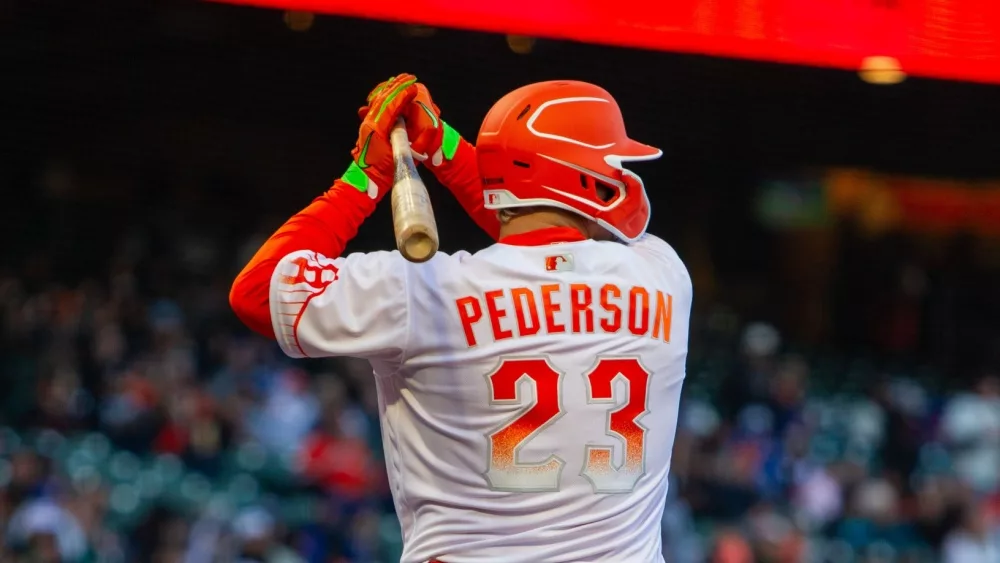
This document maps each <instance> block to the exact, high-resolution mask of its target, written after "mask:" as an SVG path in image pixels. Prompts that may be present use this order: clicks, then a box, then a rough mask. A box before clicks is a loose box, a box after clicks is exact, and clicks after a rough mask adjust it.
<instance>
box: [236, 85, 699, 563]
mask: <svg viewBox="0 0 1000 563" xmlns="http://www.w3.org/2000/svg"><path fill="white" fill-rule="evenodd" d="M359 113H360V115H361V117H362V125H361V129H360V135H359V137H358V142H357V145H356V147H355V149H354V151H353V153H352V154H353V162H352V163H351V165H350V167H349V168H348V170H347V172H346V173H345V174H344V175H343V177H342V178H341V179H340V180H338V181H337V182H335V183H334V185H333V187H332V188H330V189H329V190H328V191H327V192H326V193H325V194H323V195H322V196H320V197H319V198H317V199H316V200H315V201H314V202H313V203H312V204H311V205H309V206H308V207H306V208H305V209H304V210H303V211H301V212H299V213H298V214H296V215H295V216H294V217H292V218H291V219H289V220H288V222H287V223H285V225H284V226H282V227H281V228H280V229H279V230H278V232H276V233H275V234H274V235H273V236H272V237H271V238H270V239H269V240H268V241H267V243H265V244H264V246H263V247H262V248H261V249H260V251H259V252H258V253H257V255H256V256H255V257H254V258H253V260H252V261H251V262H250V264H248V265H247V267H246V268H245V269H244V271H243V272H242V273H241V274H240V276H239V277H238V278H237V280H236V282H235V283H234V285H233V288H232V293H231V297H230V301H231V303H232V306H233V309H234V310H235V311H236V313H237V315H238V316H239V317H240V318H241V319H242V320H243V321H244V322H245V323H246V324H247V325H248V326H250V327H251V328H253V329H254V330H255V331H257V332H259V333H261V334H264V335H266V336H268V337H271V338H275V339H277V341H278V343H279V344H280V345H281V348H282V350H284V351H285V353H287V354H288V355H289V356H292V357H296V358H305V357H310V358H315V357H323V356H355V357H360V358H365V359H367V360H369V361H370V362H371V365H372V368H373V371H374V381H375V385H376V386H377V388H378V395H379V408H380V411H381V412H380V415H381V427H382V439H383V440H384V442H385V451H386V465H387V468H388V473H389V478H390V481H391V486H392V494H393V498H394V499H395V504H396V511H397V514H398V516H399V519H400V522H401V524H402V530H403V539H404V553H403V558H402V561H403V562H404V563H426V562H429V561H440V562H442V563H541V562H552V563H570V562H573V563H577V562H596V561H601V562H612V563H630V562H635V563H650V562H659V561H663V557H662V555H661V545H660V518H661V514H662V512H663V505H664V499H665V496H666V492H667V473H668V470H669V468H670V456H671V449H672V446H673V441H674V432H675V429H676V426H677V410H678V402H679V400H680V395H681V385H682V382H683V380H684V374H685V358H686V355H687V344H688V321H689V316H690V310H691V298H692V297H691V279H690V277H689V276H688V272H687V270H686V268H685V267H684V264H683V263H682V262H681V260H680V258H678V256H677V254H676V253H675V252H674V250H673V249H672V248H671V247H670V246H669V245H668V244H667V243H665V242H663V241H662V240H660V239H658V238H656V237H655V236H652V235H650V234H647V233H646V227H647V225H648V223H649V217H650V210H649V202H648V200H647V198H646V193H645V189H644V187H643V184H642V181H641V180H640V179H639V177H638V176H636V175H635V174H633V173H632V172H630V171H628V170H627V169H626V168H625V165H626V164H627V163H628V162H630V161H638V160H649V159H654V158H657V157H659V156H660V154H661V153H660V151H659V150H658V149H655V148H653V147H650V146H647V145H644V144H641V143H638V142H636V141H633V140H632V139H630V138H628V136H627V135H626V132H625V126H624V124H623V122H622V116H621V112H620V111H619V108H618V105H617V103H616V102H615V100H614V99H613V98H612V97H611V95H610V94H608V92H606V91H605V90H603V89H602V88H599V87H597V86H594V85H592V84H586V83H582V82H572V81H554V82H542V83H538V84H532V85H529V86H525V87H523V88H519V89H517V90H515V91H513V92H511V93H510V94H508V95H506V96H504V97H503V98H502V99H501V100H500V101H499V102H497V104H496V105H495V106H493V108H492V109H491V110H490V112H489V113H488V114H487V115H486V119H485V120H484V121H483V124H482V128H481V129H480V131H479V136H478V139H477V142H476V146H473V145H472V144H470V143H468V142H466V141H465V140H463V139H462V138H461V137H460V136H459V134H458V133H456V132H455V130H454V129H452V128H451V127H449V126H448V124H447V123H445V122H444V121H442V120H441V117H440V113H439V110H438V108H437V106H435V105H434V103H433V102H432V101H431V98H430V95H429V94H428V92H427V89H426V88H425V87H424V86H423V85H422V84H420V83H418V82H417V81H416V78H415V77H413V76H411V75H400V76H397V77H394V78H392V79H390V80H388V81H387V82H385V83H383V84H380V85H379V86H378V87H377V88H376V89H375V90H374V91H373V92H372V93H371V94H370V95H369V98H368V105H367V106H365V107H363V108H362V109H361V110H360V112H359ZM399 117H403V118H404V119H405V120H406V124H407V130H408V133H409V136H410V139H411V142H412V144H411V148H412V150H413V153H414V156H415V157H416V158H417V159H418V160H420V161H422V162H424V165H425V166H427V167H428V169H430V170H431V171H432V172H433V173H434V174H435V175H436V176H437V178H438V179H439V180H440V182H441V183H442V184H444V185H445V186H447V187H448V188H449V190H450V191H451V192H452V193H453V194H454V195H455V196H456V197H457V198H458V200H459V201H460V202H461V204H462V206H463V207H464V208H465V210H466V211H467V212H468V213H469V214H470V215H471V216H472V218H473V219H474V220H475V221H476V223H477V224H478V225H479V226H480V227H482V228H483V229H485V230H486V232H487V233H489V234H490V236H492V237H493V239H494V240H496V244H494V245H492V246H490V247H488V248H486V249H484V250H481V251H479V252H476V253H473V254H470V253H468V252H457V253H455V254H451V255H448V254H443V253H438V254H437V255H435V256H434V257H433V258H432V259H431V260H430V261H428V262H426V263H423V264H413V263H409V262H407V261H406V260H404V259H403V258H402V257H401V256H400V254H399V253H398V252H375V253H367V254H361V253H357V254H348V255H346V256H345V255H343V252H344V247H345V245H346V244H347V242H348V241H349V240H351V238H352V237H353V236H354V235H355V234H356V232H357V229H358V227H359V225H360V224H361V222H362V221H364V219H365V218H366V217H368V216H369V215H370V214H371V213H372V212H373V211H374V210H375V208H376V207H377V206H378V204H379V202H380V201H381V200H382V199H383V197H384V196H385V195H386V193H387V192H388V191H389V189H390V188H391V186H392V183H393V170H394V164H393V160H392V150H391V147H390V144H389V133H390V130H391V128H392V126H393V124H394V123H395V122H396V120H397V118H399Z"/></svg>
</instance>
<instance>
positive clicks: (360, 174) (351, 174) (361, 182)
mask: <svg viewBox="0 0 1000 563" xmlns="http://www.w3.org/2000/svg"><path fill="white" fill-rule="evenodd" d="M340 179H341V180H343V181H344V183H345V184H350V185H352V186H354V187H355V188H356V189H357V190H358V191H359V192H361V193H365V192H367V191H368V182H370V181H371V180H369V179H368V174H365V171H364V170H362V169H361V167H359V166H358V164H357V163H356V162H352V163H351V165H350V166H348V167H347V172H344V175H343V176H341V177H340Z"/></svg>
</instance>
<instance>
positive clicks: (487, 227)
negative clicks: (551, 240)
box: [428, 139, 500, 240]
mask: <svg viewBox="0 0 1000 563" xmlns="http://www.w3.org/2000/svg"><path fill="white" fill-rule="evenodd" d="M428 169H430V170H431V171H432V172H434V176H436V177H437V179H438V181H439V182H441V183H442V184H444V187H446V188H448V191H450V192H451V193H452V194H454V195H455V199H457V200H458V203H459V204H461V206H462V209H464V210H465V212H466V213H467V214H468V215H469V217H472V220H473V221H475V222H476V224H477V225H479V227H480V228H481V229H482V230H484V231H486V234H488V235H490V238H492V239H493V240H497V239H498V238H500V221H499V220H498V219H497V214H496V212H495V211H491V210H489V209H486V206H485V205H484V204H483V181H482V179H481V178H480V177H479V162H478V161H477V160H476V148H475V147H473V146H472V145H471V144H470V143H469V142H468V141H466V140H465V139H461V140H460V141H459V143H458V150H456V151H455V156H453V157H452V158H451V160H446V161H444V162H442V163H441V166H428Z"/></svg>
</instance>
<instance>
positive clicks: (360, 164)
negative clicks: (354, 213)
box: [341, 74, 418, 200]
mask: <svg viewBox="0 0 1000 563" xmlns="http://www.w3.org/2000/svg"><path fill="white" fill-rule="evenodd" d="M417 93H418V92H417V77H416V76H413V75H412V74H400V75H398V76H394V77H392V78H390V79H389V80H386V81H385V82H383V83H382V84H379V87H378V88H376V89H375V90H372V92H371V94H369V95H368V105H367V106H365V107H366V108H368V109H367V110H366V111H365V112H364V114H363V115H362V120H361V129H360V130H359V134H358V142H357V144H355V146H354V150H352V151H351V156H352V157H354V162H352V163H351V166H350V167H349V168H348V169H347V172H345V173H344V175H343V177H341V180H343V181H344V182H346V183H348V184H350V185H352V186H354V187H355V188H357V189H358V190H359V191H362V192H367V193H368V195H369V196H370V197H371V198H372V199H376V200H377V199H381V198H382V197H383V196H385V194H387V193H389V190H390V189H391V188H392V181H393V173H394V171H395V169H396V165H395V163H394V162H393V158H392V145H391V144H390V142H389V135H390V133H391V132H392V128H393V127H394V126H395V125H396V120H398V119H399V118H400V117H401V116H402V115H403V114H404V112H405V110H406V108H408V107H409V106H410V105H411V102H412V101H413V99H414V98H415V97H416V96H417Z"/></svg>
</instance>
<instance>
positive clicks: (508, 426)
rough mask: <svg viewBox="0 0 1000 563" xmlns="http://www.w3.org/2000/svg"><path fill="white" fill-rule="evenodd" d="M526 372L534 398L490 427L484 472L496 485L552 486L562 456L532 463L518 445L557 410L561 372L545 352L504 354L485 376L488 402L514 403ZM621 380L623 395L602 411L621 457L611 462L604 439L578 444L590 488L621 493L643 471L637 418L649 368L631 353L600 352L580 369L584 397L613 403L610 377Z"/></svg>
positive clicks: (642, 443)
mask: <svg viewBox="0 0 1000 563" xmlns="http://www.w3.org/2000/svg"><path fill="white" fill-rule="evenodd" d="M524 377H527V378H528V379H529V380H530V381H531V384H532V385H533V386H534V388H535V397H536V401H535V404H533V405H531V406H530V407H528V408H527V409H525V410H524V411H522V412H521V413H519V414H518V415H517V416H515V417H514V418H513V419H511V420H509V421H507V422H506V423H505V424H504V425H503V426H501V427H499V428H497V429H496V430H494V431H493V432H491V433H490V434H489V435H488V436H487V438H488V440H489V466H488V468H487V471H486V474H485V477H486V480H487V481H488V482H489V484H490V487H491V488H493V489H495V490H501V491H516V492H528V491H555V490H558V489H559V478H560V475H561V474H562V470H563V466H564V465H565V463H566V462H564V461H563V460H562V459H559V457H557V456H556V455H554V454H553V455H550V456H549V457H548V458H547V459H545V460H544V461H541V462H537V463H526V462H519V461H518V459H517V457H518V455H517V454H518V450H520V449H521V447H522V446H523V445H524V444H526V443H527V442H528V440H530V439H531V438H532V437H534V436H535V435H536V434H538V433H539V432H541V431H542V429H544V428H545V427H546V426H548V425H550V424H552V423H553V422H555V421H556V420H558V419H559V417H561V416H562V415H563V396H562V395H563V389H562V382H563V374H562V373H561V372H560V371H559V370H558V369H556V367H555V366H553V365H552V364H551V363H550V362H549V360H548V359H546V358H507V359H504V360H503V361H502V362H501V363H500V365H499V366H498V367H497V369H496V370H494V371H493V373H491V374H489V376H488V377H487V381H488V382H489V387H490V402H491V404H494V405H511V404H520V403H522V402H523V401H522V400H521V398H520V397H518V392H517V391H518V386H519V383H520V381H521V379H522V378H524ZM619 378H622V379H624V380H625V382H626V388H627V397H625V400H624V402H623V404H622V406H621V407H619V408H617V409H615V410H610V411H609V412H608V414H607V422H606V426H605V428H606V430H605V434H606V435H607V436H608V437H609V438H613V439H617V440H615V441H616V442H617V443H618V444H619V447H623V448H624V451H623V452H622V456H621V459H622V461H621V463H618V464H616V463H615V462H614V457H615V456H614V447H613V444H614V442H612V443H609V444H606V445H605V444H599V445H595V444H590V445H585V444H581V447H583V448H584V467H582V468H581V473H580V474H581V475H583V476H584V477H585V478H586V479H587V480H589V481H590V483H591V485H592V486H593V488H594V492H595V493H627V492H629V491H631V490H632V489H633V488H634V487H635V483H636V481H638V480H639V478H640V477H642V475H643V473H645V447H646V428H644V427H643V426H642V425H640V424H639V418H641V417H642V415H644V414H646V412H648V411H647V405H646V399H647V396H648V386H649V371H648V370H647V369H646V368H644V367H643V366H642V364H641V363H639V360H638V359H637V358H622V357H603V358H600V359H599V360H598V361H597V364H596V365H594V367H593V368H592V369H591V370H590V371H589V372H587V373H586V374H584V379H585V380H586V384H587V402H588V403H607V404H609V405H614V404H616V403H618V402H620V401H621V398H620V397H615V385H614V383H615V381H616V380H618V379H619Z"/></svg>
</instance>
